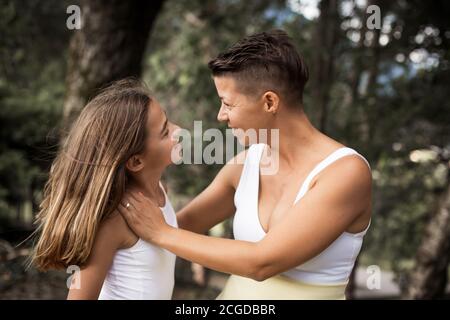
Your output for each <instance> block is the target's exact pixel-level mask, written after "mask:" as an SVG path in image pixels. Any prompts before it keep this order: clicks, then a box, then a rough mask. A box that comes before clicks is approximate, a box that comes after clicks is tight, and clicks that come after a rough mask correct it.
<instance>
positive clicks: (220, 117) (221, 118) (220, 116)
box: [217, 106, 228, 121]
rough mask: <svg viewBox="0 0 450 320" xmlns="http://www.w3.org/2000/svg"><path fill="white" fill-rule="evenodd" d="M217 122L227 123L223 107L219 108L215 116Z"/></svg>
mask: <svg viewBox="0 0 450 320" xmlns="http://www.w3.org/2000/svg"><path fill="white" fill-rule="evenodd" d="M217 120H219V121H228V114H227V112H226V111H225V108H224V107H223V106H220V109H219V113H218V114H217Z"/></svg>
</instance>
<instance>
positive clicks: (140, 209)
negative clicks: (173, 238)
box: [117, 191, 171, 244]
mask: <svg viewBox="0 0 450 320" xmlns="http://www.w3.org/2000/svg"><path fill="white" fill-rule="evenodd" d="M117 209H118V210H119V212H120V214H121V215H122V216H123V217H124V218H125V220H126V221H127V224H128V226H129V227H130V228H131V229H132V230H133V231H134V233H136V235H137V236H138V237H139V238H141V239H143V240H145V241H147V242H151V243H154V244H156V243H157V242H158V239H159V238H160V236H161V235H162V234H164V232H165V231H166V230H167V229H170V228H171V227H170V226H169V225H168V224H167V223H166V220H165V219H164V216H163V214H162V212H161V209H160V208H159V207H158V206H157V205H156V204H155V203H153V202H152V200H150V199H149V198H147V197H146V196H144V195H143V194H142V193H141V192H136V191H128V192H127V193H126V194H125V195H124V197H123V198H122V201H121V203H120V204H119V207H118V208H117Z"/></svg>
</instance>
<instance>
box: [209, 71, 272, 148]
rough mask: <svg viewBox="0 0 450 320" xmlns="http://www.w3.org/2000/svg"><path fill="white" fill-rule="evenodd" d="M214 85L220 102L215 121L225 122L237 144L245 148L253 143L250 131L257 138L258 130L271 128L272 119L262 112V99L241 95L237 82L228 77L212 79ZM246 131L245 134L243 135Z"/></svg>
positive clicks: (269, 115)
mask: <svg viewBox="0 0 450 320" xmlns="http://www.w3.org/2000/svg"><path fill="white" fill-rule="evenodd" d="M214 84H215V85H216V89H217V93H218V95H219V98H220V101H221V105H220V110H219V113H218V114H217V119H218V120H219V121H221V122H227V124H228V127H229V128H231V129H233V135H234V136H235V137H236V138H237V139H238V141H239V143H241V144H242V145H245V146H247V145H249V144H250V143H255V142H256V141H250V139H249V136H250V135H249V132H250V131H255V133H256V137H258V133H259V130H260V129H270V128H271V127H272V121H273V117H272V116H271V114H269V113H268V112H265V111H264V101H263V99H262V98H255V97H253V96H249V95H245V94H242V93H241V90H239V85H238V82H237V81H236V80H235V79H234V78H233V77H230V76H219V77H214ZM236 129H240V130H236ZM247 130H249V131H248V132H247V134H244V132H245V131H247Z"/></svg>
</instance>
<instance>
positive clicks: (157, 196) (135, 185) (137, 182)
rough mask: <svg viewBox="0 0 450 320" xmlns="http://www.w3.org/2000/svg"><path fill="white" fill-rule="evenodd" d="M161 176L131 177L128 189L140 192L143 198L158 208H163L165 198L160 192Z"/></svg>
mask: <svg viewBox="0 0 450 320" xmlns="http://www.w3.org/2000/svg"><path fill="white" fill-rule="evenodd" d="M161 175H162V173H161V174H151V175H150V174H148V175H140V176H135V177H133V181H132V182H131V183H130V189H132V190H137V191H140V192H142V193H143V194H144V196H146V197H148V198H150V199H152V200H154V201H155V202H157V203H158V205H159V206H163V205H164V202H165V196H164V193H163V191H162V190H161V186H160V181H161Z"/></svg>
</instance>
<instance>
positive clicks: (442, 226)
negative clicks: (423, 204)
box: [404, 174, 450, 299]
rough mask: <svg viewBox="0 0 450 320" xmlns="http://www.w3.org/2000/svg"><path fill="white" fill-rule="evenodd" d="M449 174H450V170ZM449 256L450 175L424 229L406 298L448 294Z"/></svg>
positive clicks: (434, 296) (435, 297) (434, 297)
mask: <svg viewBox="0 0 450 320" xmlns="http://www.w3.org/2000/svg"><path fill="white" fill-rule="evenodd" d="M449 175H450V174H449ZM449 260H450V177H448V179H447V186H446V189H445V191H444V193H443V194H442V195H441V197H440V199H439V201H438V204H437V210H436V212H435V213H434V215H433V216H432V217H431V219H430V221H429V222H428V225H427V227H426V229H425V234H424V238H423V240H422V244H421V245H420V247H419V250H418V251H417V255H416V262H415V267H414V269H413V270H412V272H411V273H410V275H409V277H408V278H409V279H408V280H409V281H408V285H407V288H406V290H405V291H406V292H405V294H404V298H407V299H438V298H443V296H444V295H445V288H446V285H447V268H448V264H449Z"/></svg>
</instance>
